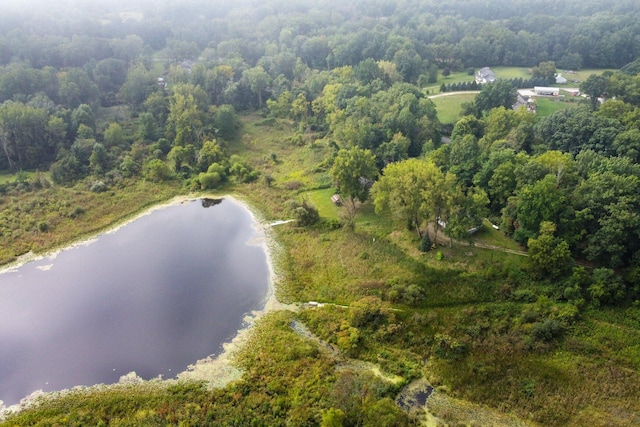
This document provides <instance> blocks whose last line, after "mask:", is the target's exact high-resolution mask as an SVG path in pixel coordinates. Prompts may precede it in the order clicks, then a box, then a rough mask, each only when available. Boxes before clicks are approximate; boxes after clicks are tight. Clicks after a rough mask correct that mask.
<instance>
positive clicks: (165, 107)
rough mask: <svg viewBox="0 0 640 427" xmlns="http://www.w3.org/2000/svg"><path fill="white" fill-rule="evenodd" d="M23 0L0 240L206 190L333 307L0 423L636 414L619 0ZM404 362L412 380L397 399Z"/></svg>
mask: <svg viewBox="0 0 640 427" xmlns="http://www.w3.org/2000/svg"><path fill="white" fill-rule="evenodd" d="M50 3H51V2H45V1H39V0H32V1H31V2H29V7H25V5H24V4H21V5H18V4H17V3H16V4H7V5H6V8H5V10H3V13H2V15H1V16H0V144H1V146H2V149H1V150H0V242H1V245H0V263H2V264H8V263H12V262H15V261H16V260H17V259H18V258H19V257H20V256H21V255H24V254H26V253H29V252H30V251H33V252H36V253H38V252H43V251H46V250H50V249H52V248H55V247H60V246H61V245H64V244H65V243H68V242H70V241H73V240H74V239H77V238H79V237H82V236H86V235H90V234H91V233H95V232H97V231H99V230H100V229H102V228H104V227H107V226H108V225H109V224H112V223H113V222H117V221H120V220H122V219H124V217H126V216H129V215H133V214H134V213H136V212H139V211H141V210H142V209H144V208H145V207H147V206H149V205H152V204H155V203H160V202H162V201H166V200H168V199H169V198H171V197H172V196H175V195H179V194H183V195H184V194H192V195H193V194H195V195H198V194H219V195H224V194H229V193H232V194H234V195H238V196H239V197H241V198H243V199H245V200H247V201H248V203H249V204H250V205H251V206H252V207H253V208H254V209H255V210H257V211H258V212H259V213H260V215H261V216H262V217H264V218H268V219H274V220H277V219H283V218H284V219H288V218H293V219H295V222H294V223H292V224H289V225H286V226H282V227H281V228H277V229H273V231H272V233H273V238H274V240H275V241H277V242H278V244H279V245H280V246H281V247H282V249H281V250H280V251H279V253H278V254H277V255H276V264H277V266H278V271H279V276H280V278H279V279H278V281H277V283H276V287H277V296H278V299H280V300H281V301H283V302H287V303H296V304H301V303H304V302H306V301H323V302H327V303H333V304H336V305H335V306H334V305H327V306H325V307H322V308H314V309H299V310H298V311H295V312H288V311H276V312H273V313H270V314H268V315H266V316H265V317H264V318H263V319H262V320H261V321H260V322H259V323H258V325H257V326H255V332H254V334H253V335H252V338H251V341H250V344H248V345H247V348H245V349H244V350H241V351H240V353H239V355H238V356H237V360H236V363H237V364H238V366H240V367H242V369H243V370H244V376H243V378H242V379H241V380H240V381H238V382H235V383H232V384H230V385H228V386H226V387H223V388H215V389H210V388H208V387H207V384H206V383H200V382H197V383H178V384H172V385H168V386H166V387H164V388H162V387H160V388H153V387H145V386H141V387H139V388H138V389H134V390H129V389H127V388H124V389H122V390H121V389H118V388H114V389H109V390H107V391H104V392H96V393H84V394H83V393H71V394H68V395H66V396H63V397H61V398H59V399H52V400H48V401H44V402H42V403H41V404H38V405H34V406H32V407H30V408H28V409H25V410H23V411H22V412H20V413H17V414H14V415H9V416H8V418H7V419H5V420H4V423H6V424H7V425H57V424H65V425H86V424H87V423H89V424H101V425H221V424H224V425H296V426H297V425H322V426H368V425H389V426H392V425H457V424H456V423H458V424H459V425H485V424H486V422H487V420H491V422H493V423H495V425H557V426H561V425H562V426H564V425H575V426H580V425H585V424H586V423H588V424H590V425H603V426H604V425H608V426H610V425H616V426H618V425H619V426H626V425H628V426H631V425H638V424H639V423H640V404H639V403H638V402H640V386H638V384H640V378H639V376H640V375H639V370H640V362H639V361H640V8H639V7H638V5H637V4H636V2H635V1H633V0H604V1H595V0H585V1H580V2H578V1H575V0H569V1H566V2H563V3H558V2H554V1H551V0H534V1H530V0H527V1H525V0H510V1H506V0H496V1H494V2H487V1H484V0H446V1H432V0H405V1H390V0H376V1H362V0H357V1H353V2H338V1H335V0H323V1H319V2H318V1H316V2H313V1H310V0H276V1H262V2H257V1H253V0H240V1H233V2H232V1H226V0H216V1H212V2H200V1H195V0H193V1H192V0H183V1H175V2H169V1H148V0H138V1H136V2H130V1H128V2H125V1H120V0H115V1H109V2H106V1H95V2H84V1H81V0H62V1H57V2H55V4H50ZM483 67H492V68H494V69H495V70H497V71H496V75H497V77H498V78H497V80H496V81H495V82H493V83H486V84H480V83H477V82H476V80H475V79H474V78H475V74H476V72H477V71H478V70H479V69H481V68H483ZM507 70H508V71H511V72H514V73H515V72H518V73H520V74H518V75H519V76H520V75H521V74H522V75H524V77H521V76H520V77H514V75H511V74H509V73H508V72H507ZM585 70H586V71H587V73H586V78H584V79H581V80H578V78H577V77H573V80H574V81H571V82H569V83H567V84H562V85H561V88H562V89H564V88H567V89H569V88H579V91H580V93H581V95H583V96H571V95H569V94H567V95H562V96H561V97H558V98H557V99H554V101H555V103H554V104H553V106H554V111H549V112H548V113H541V111H540V110H541V108H539V110H538V113H534V114H532V113H531V111H529V110H528V109H527V108H525V107H520V108H517V107H514V105H515V104H516V102H517V99H518V92H517V90H518V89H521V88H533V87H534V86H556V85H557V83H556V76H557V75H558V74H560V73H561V74H562V75H564V76H565V77H568V78H571V77H570V76H574V75H575V76H577V75H578V74H577V73H584V72H585ZM501 73H503V75H502V76H501ZM458 91H469V93H470V94H475V96H474V98H473V100H472V101H467V102H461V103H460V105H459V106H457V107H458V109H457V110H456V111H459V114H458V117H457V119H456V120H455V123H442V122H441V120H440V118H439V113H440V112H439V109H438V107H436V103H435V102H434V101H435V99H436V98H435V96H440V95H443V96H446V95H447V93H448V92H451V93H457V92H458ZM540 102H542V101H540ZM333 194H339V197H340V200H341V206H337V205H336V204H333V203H331V201H330V198H331V196H332V195H333ZM469 230H474V231H476V230H479V231H478V232H477V234H470V232H469ZM372 242H373V243H372ZM336 254H341V255H340V257H339V259H337V258H336ZM343 305H344V306H348V307H349V308H348V310H345V309H342V308H339V307H341V306H343ZM298 323H299V324H304V325H306V326H305V328H309V330H310V333H311V334H313V336H314V337H315V338H316V340H317V342H316V341H314V340H309V339H305V337H304V336H301V335H300V334H299V333H298V334H296V331H295V330H293V329H292V328H291V327H289V325H291V324H298ZM318 342H320V343H325V344H326V346H329V347H330V348H332V349H334V350H335V351H337V352H338V353H339V355H336V354H335V353H334V352H327V351H326V348H325V347H326V346H325V347H323V345H322V344H318ZM256 349H258V350H256ZM345 360H346V362H345ZM354 361H356V362H359V363H360V365H358V364H357V363H355V362H354ZM364 363H366V364H375V365H376V366H377V368H376V369H377V370H378V371H380V370H382V372H383V374H382V375H376V374H375V373H372V371H369V370H367V369H362V364H364ZM354 366H356V367H354ZM367 366H368V365H367ZM384 373H386V374H388V376H395V377H397V378H399V379H398V380H397V381H389V380H388V379H387V377H385V374H384ZM420 379H426V380H428V382H429V383H430V384H431V385H433V388H434V390H435V392H434V395H433V398H431V399H430V402H432V403H428V404H427V406H426V410H424V409H423V408H419V410H416V408H413V410H408V411H407V410H404V409H402V408H401V405H398V404H397V400H394V399H396V398H397V397H398V396H399V395H400V394H401V391H402V390H403V388H404V386H407V385H409V384H411V383H413V382H414V381H415V380H420ZM126 396H129V397H126ZM442 399H444V400H442ZM447 399H448V400H447ZM442 402H445V403H442ZM430 405H431V406H430ZM466 405H471V406H472V407H473V408H476V409H475V410H474V411H475V412H474V411H471V410H469V409H468V407H467V406H466ZM70 408H71V409H70ZM478 408H484V409H478ZM470 414H471V415H470ZM429 422H430V423H432V424H426V423H429ZM434 423H435V424H434Z"/></svg>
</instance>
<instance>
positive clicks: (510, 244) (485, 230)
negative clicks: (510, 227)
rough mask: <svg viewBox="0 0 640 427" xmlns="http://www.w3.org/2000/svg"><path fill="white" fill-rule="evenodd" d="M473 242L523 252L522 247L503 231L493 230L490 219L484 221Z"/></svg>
mask: <svg viewBox="0 0 640 427" xmlns="http://www.w3.org/2000/svg"><path fill="white" fill-rule="evenodd" d="M473 240H475V241H477V242H479V243H484V244H487V245H492V246H497V247H500V248H504V249H512V250H516V251H518V250H522V247H521V246H520V245H519V244H518V243H517V242H515V241H514V240H513V239H511V238H509V237H508V236H506V235H505V234H504V233H503V232H502V231H500V230H496V229H495V228H493V225H492V224H491V222H489V220H488V219H485V220H484V221H482V228H481V229H480V230H478V231H477V232H476V233H475V234H474V235H473Z"/></svg>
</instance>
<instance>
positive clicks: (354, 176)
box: [330, 147, 378, 228]
mask: <svg viewBox="0 0 640 427" xmlns="http://www.w3.org/2000/svg"><path fill="white" fill-rule="evenodd" d="M330 175H331V178H332V179H333V181H334V182H335V183H336V186H337V187H338V191H339V192H340V194H341V195H342V196H344V197H346V199H347V206H346V208H347V218H346V219H347V221H348V224H347V225H348V226H349V227H351V228H353V227H354V226H355V223H354V220H355V215H356V213H357V205H358V203H359V202H364V201H366V200H367V198H368V197H369V187H370V186H371V183H372V182H373V180H374V179H375V178H376V177H377V176H378V168H377V167H376V159H375V157H374V155H373V154H372V153H371V151H369V150H363V149H362V148H360V147H353V148H351V149H348V150H346V149H342V150H340V151H339V152H338V155H337V156H336V158H335V159H334V161H333V166H332V167H331V170H330Z"/></svg>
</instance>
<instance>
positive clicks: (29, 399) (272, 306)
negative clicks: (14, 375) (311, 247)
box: [0, 194, 296, 422]
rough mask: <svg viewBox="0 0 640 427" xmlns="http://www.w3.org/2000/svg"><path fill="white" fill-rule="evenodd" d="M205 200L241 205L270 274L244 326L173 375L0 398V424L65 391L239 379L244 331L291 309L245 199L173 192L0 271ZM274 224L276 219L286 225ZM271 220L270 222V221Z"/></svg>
mask: <svg viewBox="0 0 640 427" xmlns="http://www.w3.org/2000/svg"><path fill="white" fill-rule="evenodd" d="M204 198H219V199H227V200H229V201H231V202H232V203H235V204H237V205H240V206H241V207H242V208H244V209H246V211H247V212H248V213H249V215H250V217H251V220H252V227H253V229H254V236H253V237H252V239H251V240H250V241H247V244H249V245H257V246H261V247H262V249H263V251H264V253H265V256H266V262H267V267H268V271H269V277H268V280H267V293H266V295H265V297H264V300H263V303H262V304H261V309H259V310H254V311H252V312H250V313H248V314H246V315H245V316H244V318H243V322H244V326H243V327H241V328H240V329H238V330H237V331H236V333H235V335H234V336H233V338H232V339H231V340H230V341H228V342H224V343H222V344H221V345H222V351H220V352H219V353H218V354H215V355H214V354H211V355H209V356H207V357H205V358H203V359H200V360H196V361H194V363H193V364H191V365H189V366H187V368H186V369H185V370H184V371H182V372H179V373H178V374H176V376H175V377H173V378H167V379H164V378H162V376H161V375H159V376H158V377H155V378H151V379H148V380H147V379H143V378H141V377H139V376H138V375H137V374H136V373H135V372H129V373H128V374H126V375H123V376H121V377H120V379H119V380H118V382H116V383H111V384H94V385H90V386H75V387H72V388H68V389H62V390H55V391H50V392H44V391H42V390H36V391H34V392H32V393H31V394H29V395H27V396H25V397H24V398H22V399H21V400H20V402H19V403H16V404H14V405H10V406H5V405H4V403H3V402H2V401H1V400H0V422H2V421H4V419H5V418H6V417H7V416H8V415H11V414H14V413H17V412H20V411H22V410H24V409H28V408H29V407H30V406H31V405H36V404H39V403H40V402H42V401H46V400H48V399H56V398H58V397H61V396H64V395H66V394H69V393H77V392H80V393H92V392H100V391H102V390H108V389H110V388H119V387H123V388H124V387H134V389H141V390H142V389H145V388H147V387H165V386H169V385H171V384H175V383H176V382H181V381H205V382H206V383H207V387H208V388H209V389H213V388H222V387H225V386H227V385H228V384H230V383H231V382H233V381H237V380H239V379H240V378H241V377H242V373H243V372H242V371H241V370H240V369H238V368H237V367H236V366H234V364H233V357H234V355H235V353H236V352H237V351H238V350H239V349H241V348H242V346H243V345H244V344H245V343H246V342H247V339H248V337H249V334H250V333H251V331H252V330H253V327H254V326H255V323H256V322H257V321H258V320H259V319H260V318H261V317H262V316H264V315H265V314H267V313H269V312H272V311H277V310H296V306H295V305H291V304H283V303H281V302H280V301H278V299H277V298H276V283H277V277H278V274H277V270H276V268H275V264H274V256H273V255H274V253H277V252H279V250H280V249H279V245H278V243H277V242H276V241H275V240H274V239H273V238H272V236H270V235H269V234H270V233H269V229H270V228H271V226H272V224H267V223H266V222H265V221H264V219H263V218H262V217H261V215H259V214H258V213H257V212H256V211H255V210H254V209H252V207H251V206H250V205H249V203H247V202H246V201H244V200H242V199H239V198H237V197H235V196H234V195H232V194H226V195H224V196H221V195H213V194H198V195H194V194H191V195H183V196H176V197H174V198H172V199H170V200H168V201H166V202H164V203H160V204H157V205H154V206H151V207H148V208H146V209H144V210H142V211H140V212H139V213H137V214H134V215H132V216H130V217H128V218H123V220H122V221H119V222H116V223H114V224H112V226H109V227H107V228H105V229H104V230H101V231H99V232H98V233H96V234H93V235H91V236H88V237H84V238H80V239H79V240H78V241H74V242H70V243H69V244H68V245H67V246H64V247H60V248H56V249H54V250H51V251H48V252H46V253H42V254H33V253H31V252H29V253H27V254H24V255H22V256H20V257H19V258H18V259H17V260H16V261H15V262H13V263H10V264H7V265H4V266H2V267H0V274H3V273H6V272H10V271H13V270H15V269H17V268H19V267H20V266H22V265H25V264H27V263H29V262H33V261H38V260H42V259H46V258H50V259H55V257H56V256H57V255H58V254H59V253H60V252H62V251H65V250H68V249H72V248H76V247H79V246H84V245H89V244H91V243H93V242H94V241H96V240H97V239H98V238H99V237H100V236H102V235H105V234H110V233H114V232H116V231H118V230H119V229H120V228H122V227H124V226H126V225H127V224H130V223H132V222H134V221H136V220H137V219H139V218H142V217H144V216H146V215H149V214H151V213H152V212H154V211H156V210H158V209H163V208H165V207H168V206H175V205H179V204H183V203H186V202H190V201H194V200H199V199H204ZM285 222H286V221H283V222H278V223H285ZM273 224H275V223H273Z"/></svg>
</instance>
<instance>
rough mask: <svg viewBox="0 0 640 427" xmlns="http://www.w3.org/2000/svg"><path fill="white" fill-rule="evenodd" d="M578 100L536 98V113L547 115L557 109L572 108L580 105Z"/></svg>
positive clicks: (541, 115) (540, 115) (542, 115)
mask: <svg viewBox="0 0 640 427" xmlns="http://www.w3.org/2000/svg"><path fill="white" fill-rule="evenodd" d="M577 101H578V100H575V99H573V100H572V101H571V102H569V101H563V100H556V99H551V98H538V99H537V100H536V104H537V109H536V114H537V116H538V117H547V116H550V115H552V114H553V113H555V112H556V111H559V110H564V109H565V108H574V107H577V106H578V105H580V103H579V102H577Z"/></svg>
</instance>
